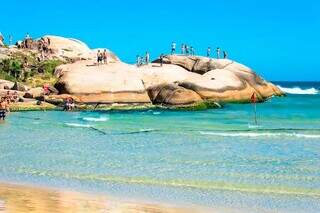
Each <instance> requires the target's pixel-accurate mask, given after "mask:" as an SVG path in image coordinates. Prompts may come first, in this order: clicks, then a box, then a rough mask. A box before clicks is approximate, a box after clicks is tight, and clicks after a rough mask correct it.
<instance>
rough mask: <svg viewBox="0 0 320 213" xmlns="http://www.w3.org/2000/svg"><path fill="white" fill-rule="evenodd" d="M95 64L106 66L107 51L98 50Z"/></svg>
mask: <svg viewBox="0 0 320 213" xmlns="http://www.w3.org/2000/svg"><path fill="white" fill-rule="evenodd" d="M97 63H98V65H100V64H108V53H107V50H106V49H105V50H103V51H101V50H98V52H97Z"/></svg>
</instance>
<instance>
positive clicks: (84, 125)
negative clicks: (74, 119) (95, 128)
mask: <svg viewBox="0 0 320 213" xmlns="http://www.w3.org/2000/svg"><path fill="white" fill-rule="evenodd" d="M65 125H66V126H69V127H79V128H91V127H92V126H91V125H89V124H79V123H65Z"/></svg>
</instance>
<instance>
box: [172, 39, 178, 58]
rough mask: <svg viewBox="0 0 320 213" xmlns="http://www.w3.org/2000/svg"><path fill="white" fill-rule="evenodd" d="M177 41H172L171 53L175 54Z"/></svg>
mask: <svg viewBox="0 0 320 213" xmlns="http://www.w3.org/2000/svg"><path fill="white" fill-rule="evenodd" d="M176 46H177V44H176V42H172V44H171V55H173V54H175V53H176Z"/></svg>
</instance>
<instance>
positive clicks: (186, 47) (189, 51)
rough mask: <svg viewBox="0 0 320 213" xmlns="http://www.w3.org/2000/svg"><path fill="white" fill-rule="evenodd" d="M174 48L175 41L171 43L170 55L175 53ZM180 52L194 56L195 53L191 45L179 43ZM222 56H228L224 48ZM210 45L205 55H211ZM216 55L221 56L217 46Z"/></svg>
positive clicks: (218, 57) (175, 45)
mask: <svg viewBox="0 0 320 213" xmlns="http://www.w3.org/2000/svg"><path fill="white" fill-rule="evenodd" d="M176 48H177V44H176V42H172V44H171V55H173V54H176ZM181 54H182V55H191V56H194V55H195V49H194V47H193V46H189V45H188V44H182V45H181ZM222 54H223V55H222V57H223V58H224V59H226V58H228V54H227V52H226V51H225V50H224V51H222ZM211 56H212V55H211V47H208V48H207V57H209V58H210V57H211ZM216 57H217V59H220V58H221V49H220V48H219V47H217V48H216Z"/></svg>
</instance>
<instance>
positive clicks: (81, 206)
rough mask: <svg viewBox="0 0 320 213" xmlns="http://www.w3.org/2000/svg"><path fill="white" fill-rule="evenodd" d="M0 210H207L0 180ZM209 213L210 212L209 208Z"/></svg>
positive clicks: (171, 212) (154, 212)
mask: <svg viewBox="0 0 320 213" xmlns="http://www.w3.org/2000/svg"><path fill="white" fill-rule="evenodd" d="M0 212H37V213H40V212H57V213H59V212H63V213H65V212H100V213H101V212H110V213H191V212H196V213H200V212H208V211H207V210H204V209H203V210H202V209H201V210H200V209H196V208H186V207H185V208H183V207H172V206H162V205H155V204H143V203H136V202H130V201H120V200H116V199H112V198H108V197H105V196H100V195H91V194H85V193H78V192H70V191H60V190H55V189H46V188H38V187H32V186H21V185H14V184H7V183H0ZM210 212H213V211H211V210H210Z"/></svg>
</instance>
